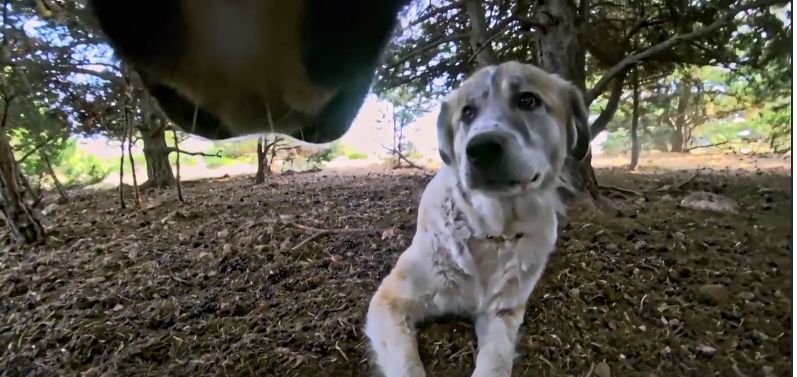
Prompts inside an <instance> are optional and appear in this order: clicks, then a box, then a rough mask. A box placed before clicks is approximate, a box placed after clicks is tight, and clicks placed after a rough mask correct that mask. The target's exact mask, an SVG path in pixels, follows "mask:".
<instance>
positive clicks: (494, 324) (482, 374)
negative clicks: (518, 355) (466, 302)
mask: <svg viewBox="0 0 797 377" xmlns="http://www.w3.org/2000/svg"><path fill="white" fill-rule="evenodd" d="M524 312H525V308H524V307H522V306H520V307H517V308H514V309H501V310H499V311H497V312H489V313H482V314H480V315H479V316H478V317H477V318H476V337H477V340H478V342H479V352H478V354H477V355H476V369H475V370H474V371H473V375H472V377H488V376H489V377H509V376H510V375H511V373H512V359H513V358H514V354H515V340H516V339H517V333H518V329H519V328H520V325H521V323H523V313H524Z"/></svg>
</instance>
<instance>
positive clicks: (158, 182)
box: [140, 122, 174, 187]
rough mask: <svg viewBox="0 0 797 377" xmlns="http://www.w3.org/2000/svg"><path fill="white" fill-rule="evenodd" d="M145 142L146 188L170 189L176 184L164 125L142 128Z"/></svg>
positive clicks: (158, 124) (158, 123)
mask: <svg viewBox="0 0 797 377" xmlns="http://www.w3.org/2000/svg"><path fill="white" fill-rule="evenodd" d="M140 131H141V139H142V141H143V142H144V159H145V160H146V162H147V182H145V183H144V184H143V185H142V186H146V187H168V186H171V185H173V184H174V173H173V172H172V166H171V164H170V163H169V147H168V145H167V144H166V129H165V127H163V125H162V123H160V122H157V124H152V125H151V126H150V127H147V128H144V127H142V128H140Z"/></svg>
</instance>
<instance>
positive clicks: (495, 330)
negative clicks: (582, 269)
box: [365, 62, 589, 377]
mask: <svg viewBox="0 0 797 377" xmlns="http://www.w3.org/2000/svg"><path fill="white" fill-rule="evenodd" d="M437 128H438V138H439V145H440V155H441V157H442V159H443V161H444V162H445V166H444V167H443V168H442V169H441V170H440V171H438V173H437V174H436V175H435V177H434V178H433V179H432V180H431V181H430V182H429V184H428V186H427V187H426V189H425V191H424V193H423V196H422V198H421V201H420V207H419V210H418V223H417V224H418V225H417V229H416V233H415V236H414V238H413V240H412V244H411V245H410V246H409V248H408V249H407V250H406V251H405V252H404V253H403V254H402V255H401V256H400V257H399V258H398V261H397V262H396V265H395V267H394V268H393V270H392V271H391V272H390V274H389V275H388V276H387V277H385V279H384V280H383V281H382V283H381V285H380V286H379V288H378V289H377V291H376V293H375V295H374V296H373V298H372V300H371V303H370V306H369V310H368V314H367V320H366V329H365V332H366V334H367V336H368V338H369V339H370V343H371V346H372V349H373V351H374V353H375V358H376V364H377V366H378V368H379V369H380V371H381V372H382V373H383V374H384V375H385V376H387V377H399V376H402V377H407V376H412V377H418V376H425V371H424V367H423V364H422V362H421V360H420V356H419V354H418V349H417V342H416V338H415V329H414V326H415V324H416V323H417V322H419V321H420V320H422V319H424V318H429V317H433V316H437V315H442V314H446V313H459V314H467V315H470V316H472V318H473V319H474V320H475V327H476V336H477V340H478V354H477V356H476V367H475V371H474V372H473V376H483V377H487V376H509V375H510V373H511V370H512V362H513V355H514V349H515V340H516V339H517V334H518V329H519V327H520V325H521V323H522V321H523V315H524V312H525V305H526V301H527V300H528V298H529V296H530V294H531V292H532V290H533V289H534V287H535V285H536V284H537V281H538V280H539V278H540V276H541V274H542V272H543V269H544V268H545V265H546V263H547V261H548V257H549V255H550V254H551V253H552V252H553V250H554V244H555V243H556V240H557V216H558V215H559V214H561V213H562V212H563V208H564V207H563V205H562V203H561V201H560V198H559V194H558V190H559V189H560V188H562V187H567V184H566V183H565V182H566V179H565V177H563V164H564V161H565V158H566V157H567V155H568V153H569V154H570V155H571V157H573V158H576V159H583V158H584V156H586V154H587V152H588V149H589V130H588V127H587V110H586V109H585V107H584V103H583V100H582V97H581V94H580V92H579V90H578V89H577V88H576V87H575V86H573V85H572V84H570V83H569V82H567V81H564V80H563V79H561V78H559V77H558V76H554V75H550V74H548V73H546V72H544V71H543V70H541V69H539V68H537V67H534V66H531V65H526V64H521V63H518V62H507V63H503V64H501V65H498V66H491V67H486V68H482V69H481V70H479V71H477V72H476V73H475V74H473V75H472V76H471V77H470V78H468V79H467V80H466V81H465V82H464V83H462V84H461V86H460V87H459V88H458V89H456V90H455V91H454V92H453V93H452V94H451V95H450V96H449V97H448V98H447V99H446V100H445V101H444V102H443V103H442V104H441V110H440V115H439V118H438V123H437Z"/></svg>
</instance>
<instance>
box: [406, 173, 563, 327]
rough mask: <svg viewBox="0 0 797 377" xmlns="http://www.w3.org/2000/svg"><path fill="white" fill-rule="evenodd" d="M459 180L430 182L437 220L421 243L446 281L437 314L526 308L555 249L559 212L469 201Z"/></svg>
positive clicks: (528, 204) (430, 206) (426, 206)
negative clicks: (525, 304)
mask: <svg viewBox="0 0 797 377" xmlns="http://www.w3.org/2000/svg"><path fill="white" fill-rule="evenodd" d="M453 178H454V177H453V176H452V174H450V171H447V169H444V170H443V171H441V172H440V173H439V177H436V178H435V179H434V180H433V181H432V182H430V184H429V187H428V188H427V192H428V195H426V197H425V198H424V199H427V200H426V201H424V200H422V204H421V206H422V207H421V208H423V210H427V211H429V212H431V213H429V214H428V215H429V217H427V219H429V220H431V221H429V223H428V224H419V229H418V234H417V235H416V239H415V241H414V242H418V243H419V245H418V246H421V247H418V248H413V249H416V250H425V251H427V252H428V253H429V255H417V256H416V257H418V258H421V259H425V258H428V260H429V261H430V262H431V263H432V268H433V270H434V275H435V276H436V277H437V279H439V281H438V282H437V284H433V286H437V287H439V288H438V290H436V291H435V292H434V293H433V295H434V299H433V305H432V306H433V307H432V308H430V309H432V310H431V311H432V312H441V313H446V312H458V313H461V314H470V315H476V314H478V313H480V312H484V311H498V310H502V309H506V308H514V307H517V306H518V305H521V304H523V302H524V301H525V300H526V298H527V297H528V295H529V294H530V293H531V289H532V288H533V284H535V283H536V280H537V278H538V276H539V273H540V272H541V271H542V269H543V267H544V265H545V262H546V261H547V259H548V255H549V254H550V253H551V251H552V250H553V247H554V242H555V239H556V212H555V208H548V207H546V206H543V205H540V202H539V201H538V200H533V199H532V200H528V199H526V200H514V199H507V200H506V201H498V200H495V199H488V198H484V197H478V196H467V194H464V192H463V191H461V190H459V189H458V187H457V186H456V185H455V184H452V183H453V182H454V181H452V179H453ZM463 194H464V195H463ZM434 212H438V213H434ZM424 243H429V244H428V245H423V244H424Z"/></svg>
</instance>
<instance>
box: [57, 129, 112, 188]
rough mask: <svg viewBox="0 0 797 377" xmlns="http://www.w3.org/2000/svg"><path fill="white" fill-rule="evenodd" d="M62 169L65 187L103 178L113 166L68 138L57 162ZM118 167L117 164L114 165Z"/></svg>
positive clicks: (94, 181) (98, 180)
mask: <svg viewBox="0 0 797 377" xmlns="http://www.w3.org/2000/svg"><path fill="white" fill-rule="evenodd" d="M59 165H60V166H59V167H60V168H61V169H63V174H64V181H63V182H62V183H63V184H64V185H65V186H67V187H78V186H87V185H92V184H95V183H97V182H100V181H102V180H103V179H105V178H106V177H107V176H108V175H109V174H110V173H111V172H112V171H113V170H111V168H112V167H113V166H108V165H106V164H104V163H103V161H101V160H100V159H99V158H97V156H94V155H93V154H89V153H85V152H83V151H81V150H80V149H79V148H78V146H77V143H76V142H75V140H69V142H68V146H67V147H66V149H65V150H64V153H63V158H62V159H61V161H60V164H59ZM116 167H117V168H118V164H117V166H116Z"/></svg>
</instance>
